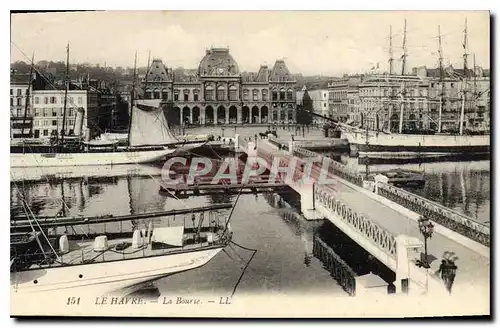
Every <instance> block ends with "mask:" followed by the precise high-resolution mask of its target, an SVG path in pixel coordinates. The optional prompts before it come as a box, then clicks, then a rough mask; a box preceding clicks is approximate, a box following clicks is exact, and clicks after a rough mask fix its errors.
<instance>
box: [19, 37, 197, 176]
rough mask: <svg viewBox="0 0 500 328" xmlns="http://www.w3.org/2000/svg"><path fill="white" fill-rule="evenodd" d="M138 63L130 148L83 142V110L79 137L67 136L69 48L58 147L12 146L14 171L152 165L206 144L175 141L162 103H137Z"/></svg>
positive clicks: (98, 141) (102, 141)
mask: <svg viewBox="0 0 500 328" xmlns="http://www.w3.org/2000/svg"><path fill="white" fill-rule="evenodd" d="M136 62H137V54H136V60H135V64H134V82H133V87H132V91H131V103H130V107H131V111H130V121H129V131H128V138H127V139H128V145H127V146H125V147H123V146H119V145H118V144H119V140H109V139H108V140H107V139H105V138H104V139H103V138H100V139H96V140H89V141H81V137H80V136H79V135H80V134H81V133H82V130H83V123H84V120H85V111H84V109H83V108H81V107H80V108H78V110H77V115H76V120H75V129H74V130H75V134H76V136H65V133H64V131H65V123H66V104H67V93H68V89H69V78H68V77H69V74H68V70H69V45H68V49H67V62H66V67H67V69H66V89H65V93H64V108H63V128H62V133H61V136H60V138H58V140H57V141H56V142H55V143H45V144H43V143H38V144H33V143H31V142H25V141H24V140H21V141H19V140H17V141H15V142H13V143H11V159H10V162H11V168H16V167H50V166H57V167H61V166H82V165H117V164H141V163H150V162H155V161H158V160H160V159H162V158H164V157H165V156H167V155H173V154H176V153H182V152H187V151H189V150H191V149H195V148H198V147H201V146H203V145H204V144H206V142H207V141H206V140H205V141H200V140H196V141H180V140H178V139H176V138H175V136H174V135H173V134H172V132H171V131H170V129H169V126H168V122H167V120H166V117H165V115H164V112H163V109H162V108H161V106H160V101H159V100H158V101H155V100H141V99H134V91H135V72H136ZM32 64H33V63H32ZM65 139H66V140H65ZM65 141H66V142H65Z"/></svg>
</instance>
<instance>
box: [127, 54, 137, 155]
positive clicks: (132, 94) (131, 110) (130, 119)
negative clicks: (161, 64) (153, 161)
mask: <svg viewBox="0 0 500 328" xmlns="http://www.w3.org/2000/svg"><path fill="white" fill-rule="evenodd" d="M136 69H137V50H136V51H135V57H134V75H133V77H132V79H133V80H132V90H131V91H130V115H129V121H128V145H129V146H130V130H132V115H133V113H134V96H135V73H136Z"/></svg>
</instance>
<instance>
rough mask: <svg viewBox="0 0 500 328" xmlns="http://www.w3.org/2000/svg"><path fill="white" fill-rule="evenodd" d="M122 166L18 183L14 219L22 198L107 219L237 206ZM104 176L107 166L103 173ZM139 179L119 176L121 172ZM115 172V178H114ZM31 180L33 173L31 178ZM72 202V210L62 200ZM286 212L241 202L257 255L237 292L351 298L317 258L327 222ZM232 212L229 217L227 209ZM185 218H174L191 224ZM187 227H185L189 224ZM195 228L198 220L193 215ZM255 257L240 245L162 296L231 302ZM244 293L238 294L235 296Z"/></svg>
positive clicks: (46, 211)
mask: <svg viewBox="0 0 500 328" xmlns="http://www.w3.org/2000/svg"><path fill="white" fill-rule="evenodd" d="M141 168H142V170H141V169H138V166H134V167H130V168H128V169H129V170H127V169H125V168H123V167H122V168H120V167H114V170H113V169H110V170H109V172H101V174H103V176H91V175H92V174H93V173H92V172H88V170H89V169H85V168H81V169H75V170H77V171H68V172H66V173H65V174H66V176H67V177H68V178H64V179H55V178H54V176H45V177H43V178H42V179H41V180H38V181H21V180H19V181H16V182H11V213H12V214H15V215H24V212H23V210H22V206H21V202H20V194H23V195H24V196H23V197H25V199H26V200H27V201H28V204H29V205H30V207H31V209H32V211H33V213H34V214H35V215H42V216H43V215H56V214H57V213H59V212H60V211H62V209H64V212H65V215H68V216H76V215H106V214H114V215H118V214H131V213H146V212H151V211H161V210H171V209H183V208H186V207H197V206H203V205H209V204H214V203H234V201H235V198H236V196H235V195H209V196H199V197H190V198H188V199H181V200H179V199H176V198H173V197H169V196H168V195H164V194H162V193H160V192H159V188H160V186H159V184H158V182H159V179H161V175H160V171H161V168H159V167H158V168H157V167H151V166H141ZM101 170H102V168H101ZM120 170H121V171H122V172H123V173H124V174H125V173H126V172H130V171H133V172H134V173H132V174H131V175H122V176H116V175H117V173H116V172H119V171H120ZM113 171H114V172H115V173H113ZM25 177H26V178H29V176H28V174H25ZM63 198H64V204H63V203H62V199H63ZM280 211H284V209H278V208H275V207H273V206H271V205H270V204H269V202H268V201H266V199H265V197H264V195H263V194H260V195H257V196H256V195H248V194H246V195H245V194H244V195H241V196H240V199H239V201H238V202H237V205H236V208H235V211H234V213H233V216H232V219H231V221H230V222H231V229H232V231H233V233H234V234H233V241H234V242H236V243H237V244H238V245H241V246H244V247H246V248H250V249H256V250H257V253H256V254H255V256H254V258H253V260H252V261H251V263H250V264H249V266H248V268H247V270H246V271H245V274H244V276H243V278H242V279H241V282H240V283H239V284H238V287H237V290H236V293H237V294H238V295H240V294H253V293H279V294H282V295H293V294H301V295H303V294H310V295H317V294H318V293H327V294H329V295H339V296H347V294H346V293H345V292H344V291H343V290H342V288H341V287H340V286H339V285H338V284H337V283H336V281H335V280H334V279H333V278H332V277H331V275H330V273H329V272H328V271H327V270H325V269H324V268H323V264H322V263H321V262H320V261H319V260H318V259H316V258H314V257H313V256H312V242H313V236H314V233H315V231H316V230H317V229H318V228H319V227H320V226H321V225H322V224H323V223H322V222H307V221H305V220H303V219H302V220H299V221H295V222H289V221H287V220H284V219H283V217H282V215H280ZM226 213H228V211H226ZM183 219H184V218H183V217H182V216H178V217H170V218H169V220H172V221H174V220H177V221H180V220H183ZM181 222H182V221H181ZM186 222H187V224H188V225H189V224H190V223H191V222H190V220H189V215H188V216H187V219H186ZM251 255H252V252H251V251H248V250H244V249H242V248H240V247H238V246H236V245H232V244H231V245H230V246H228V247H226V249H225V251H223V252H220V253H219V254H218V255H217V256H216V257H215V258H214V259H213V260H211V261H210V262H208V263H207V264H206V265H205V266H203V267H200V268H197V269H194V270H191V271H188V272H183V273H178V274H175V275H173V276H170V277H166V278H162V279H161V280H159V281H156V282H155V283H154V284H155V286H156V287H157V289H158V291H159V293H160V294H162V295H179V296H181V295H193V294H196V295H198V294H200V295H202V294H210V295H215V296H229V295H230V294H231V293H232V291H233V289H234V288H235V285H236V283H237V281H238V279H239V277H240V275H241V272H242V269H243V267H244V266H245V264H246V263H247V261H248V260H249V259H250V256H251ZM235 295H236V294H235Z"/></svg>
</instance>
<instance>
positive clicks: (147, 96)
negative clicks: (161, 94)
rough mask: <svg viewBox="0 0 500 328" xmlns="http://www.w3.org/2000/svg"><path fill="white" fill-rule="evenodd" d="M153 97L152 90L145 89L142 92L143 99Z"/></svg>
mask: <svg viewBox="0 0 500 328" xmlns="http://www.w3.org/2000/svg"><path fill="white" fill-rule="evenodd" d="M152 97H153V92H152V91H151V90H150V89H147V90H146V91H145V92H144V99H151V98H152Z"/></svg>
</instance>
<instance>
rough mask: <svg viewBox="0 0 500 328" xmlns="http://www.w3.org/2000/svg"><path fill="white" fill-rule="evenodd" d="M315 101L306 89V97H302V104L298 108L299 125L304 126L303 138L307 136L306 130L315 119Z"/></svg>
mask: <svg viewBox="0 0 500 328" xmlns="http://www.w3.org/2000/svg"><path fill="white" fill-rule="evenodd" d="M313 111H314V109H313V100H312V98H311V96H309V93H308V92H307V90H306V89H305V88H304V96H303V97H302V104H301V105H299V106H297V124H298V125H299V126H300V125H301V126H302V136H304V135H305V132H304V128H305V127H306V126H309V125H310V124H311V123H312V121H313V119H312V113H313Z"/></svg>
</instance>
